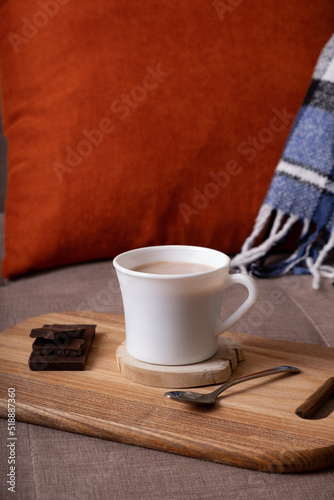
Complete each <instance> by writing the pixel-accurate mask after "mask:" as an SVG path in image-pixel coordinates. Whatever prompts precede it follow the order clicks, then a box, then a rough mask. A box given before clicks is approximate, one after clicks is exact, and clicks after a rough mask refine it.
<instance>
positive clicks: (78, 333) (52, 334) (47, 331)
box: [30, 325, 85, 340]
mask: <svg viewBox="0 0 334 500" xmlns="http://www.w3.org/2000/svg"><path fill="white" fill-rule="evenodd" d="M84 334H85V329H84V328H82V327H81V328H80V329H76V330H74V329H70V328H68V327H66V326H65V325H63V327H62V328H53V327H52V326H51V327H43V328H33V329H32V330H31V332H30V337H31V338H33V339H35V338H43V339H52V340H54V339H61V338H63V339H64V340H66V338H69V337H71V338H83V337H84Z"/></svg>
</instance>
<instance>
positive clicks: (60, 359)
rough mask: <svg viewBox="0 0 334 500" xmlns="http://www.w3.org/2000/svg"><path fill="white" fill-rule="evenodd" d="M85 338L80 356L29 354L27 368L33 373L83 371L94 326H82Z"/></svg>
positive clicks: (93, 335)
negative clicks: (43, 371)
mask: <svg viewBox="0 0 334 500" xmlns="http://www.w3.org/2000/svg"><path fill="white" fill-rule="evenodd" d="M84 326H85V328H86V330H85V336H84V345H83V350H82V354H80V355H79V356H59V355H56V356H53V355H51V356H49V355H45V354H36V353H34V352H32V353H31V355H30V358H29V361H28V363H29V368H30V370H34V371H42V370H45V371H46V370H53V371H60V370H71V371H74V370H83V369H84V367H85V363H86V359H87V356H88V353H89V350H90V347H91V345H92V342H93V339H94V337H95V328H96V325H84Z"/></svg>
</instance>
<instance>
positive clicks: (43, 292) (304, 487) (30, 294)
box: [0, 232, 334, 500]
mask: <svg viewBox="0 0 334 500" xmlns="http://www.w3.org/2000/svg"><path fill="white" fill-rule="evenodd" d="M0 234H2V233H1V232H0ZM258 285H259V288H260V298H259V302H258V305H257V306H256V307H255V308H254V309H253V311H252V312H251V313H250V314H249V315H248V316H247V317H246V318H244V319H243V320H241V321H240V322H239V323H238V324H237V325H236V326H235V328H234V330H235V331H238V332H243V333H249V334H251V333H254V334H256V335H261V336H267V337H276V338H280V339H290V340H295V341H300V342H309V343H314V344H320V345H324V346H334V335H333V298H334V287H333V286H332V284H331V282H330V281H328V280H327V281H325V282H324V283H323V286H322V289H321V291H314V290H312V288H311V278H310V277H309V276H301V277H295V276H287V277H284V278H279V279H276V280H261V281H258ZM242 293H244V292H243V290H242V289H239V287H238V286H235V287H234V289H233V288H232V289H231V290H230V292H229V293H228V294H226V302H225V304H224V308H223V309H224V311H225V312H226V313H227V312H228V311H229V310H231V309H232V308H235V306H236V304H237V303H238V301H240V300H241V298H242ZM76 309H89V310H100V311H106V312H111V313H122V302H121V296H120V291H119V287H118V283H117V279H116V276H115V272H114V270H113V266H112V262H111V261H106V262H95V263H89V264H80V265H77V266H70V267H66V268H65V267H64V268H59V269H54V270H50V271H47V272H42V273H36V274H32V275H29V276H24V277H22V278H20V279H17V280H12V281H4V282H3V286H0V331H3V330H4V329H6V328H8V327H10V326H12V325H13V324H15V323H18V322H20V321H22V320H24V319H26V318H28V317H31V316H35V315H38V314H43V313H46V312H53V311H61V310H76ZM0 427H1V431H2V432H1V435H2V436H5V435H6V427H7V421H6V420H4V419H2V420H1V419H0ZM17 437H18V445H17V464H16V465H17V471H18V473H17V483H16V493H15V495H14V494H12V493H9V492H8V491H7V490H6V487H7V485H6V470H7V458H6V453H3V450H4V449H5V439H4V438H3V439H2V441H1V446H2V451H1V453H0V471H1V490H0V498H14V497H15V498H16V499H20V500H79V499H80V500H82V499H87V500H88V499H89V500H109V499H113V500H133V499H138V500H140V499H142V500H156V499H161V500H164V499H166V500H167V499H171V500H187V499H189V500H195V499H207V498H210V499H211V500H215V499H216V500H218V499H222V498H224V499H227V500H228V499H233V500H243V499H245V500H246V499H247V500H252V499H256V500H258V499H280V500H281V499H286V498H292V499H294V500H299V499H300V500H314V499H315V498H317V499H319V500H320V499H323V500H325V499H328V500H329V499H331V498H333V497H334V481H333V478H334V470H326V471H320V472H316V473H308V474H302V475H299V474H292V475H276V474H269V473H261V472H254V471H249V470H245V469H239V468H235V467H229V466H225V465H221V464H215V463H211V462H205V461H201V460H196V459H192V458H187V457H182V456H177V455H172V454H168V453H163V452H158V451H154V450H149V449H144V448H139V447H136V446H130V445H125V444H120V443H115V442H111V441H106V440H102V439H96V438H90V437H87V436H80V435H76V434H71V433H67V432H62V431H58V430H54V429H48V428H43V427H40V426H35V425H30V424H25V423H19V422H18V423H17Z"/></svg>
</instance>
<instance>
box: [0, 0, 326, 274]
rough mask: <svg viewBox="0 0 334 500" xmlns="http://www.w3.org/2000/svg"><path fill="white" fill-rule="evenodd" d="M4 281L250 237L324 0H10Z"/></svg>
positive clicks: (316, 40) (320, 24) (318, 35)
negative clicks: (161, 248) (139, 252)
mask: <svg viewBox="0 0 334 500" xmlns="http://www.w3.org/2000/svg"><path fill="white" fill-rule="evenodd" d="M1 4H2V5H1V8H0V34H1V37H0V61H1V62H0V70H1V91H2V102H3V126H4V133H5V135H6V137H7V139H8V186H7V198H6V204H5V258H4V260H3V265H2V273H3V276H4V277H11V276H14V275H17V274H21V273H25V272H27V271H30V270H34V269H35V270H36V269H44V268H48V267H52V266H59V265H64V264H70V263H74V262H82V261H87V260H92V259H103V258H111V257H114V256H115V255H116V254H118V253H119V252H122V251H124V250H128V249H131V248H134V247H139V246H146V245H155V244H195V245H202V246H209V247H214V248H217V249H220V250H222V251H225V252H228V253H233V252H237V251H238V250H239V249H240V246H241V244H242V242H243V240H244V238H245V237H246V236H247V234H248V233H249V231H250V230H251V227H252V225H253V220H254V217H255V215H256V214H257V211H258V209H259V206H260V204H261V202H262V200H263V197H264V195H265V193H266V190H267V188H268V185H269V182H270V179H271V176H272V173H273V171H274V168H275V166H276V163H277V161H278V159H279V156H280V153H281V150H282V148H283V145H284V141H285V139H286V137H287V134H288V132H289V129H290V126H291V124H292V117H293V115H294V114H295V113H296V112H297V110H298V108H299V106H300V104H301V102H302V100H303V98H304V95H305V93H306V90H307V88H308V85H309V82H310V78H311V75H312V71H313V66H314V64H315V62H316V60H317V57H318V55H319V52H320V50H321V48H322V46H323V45H324V44H325V42H326V41H327V39H328V38H329V36H330V34H331V31H332V26H333V24H334V9H333V3H332V1H331V0H321V1H319V2H307V5H306V4H305V2H304V0H297V1H295V2H291V1H290V0H282V1H281V2H275V3H273V2H271V1H269V0H268V1H267V0H266V1H264V0H253V1H251V2H250V1H246V0H245V1H240V0H221V1H217V0H216V1H213V2H212V1H208V2H204V1H203V0H185V1H182V2H175V1H172V0H144V1H143V0H137V1H135V0H128V1H126V2H125V1H122V2H120V1H118V0H98V1H96V2H92V1H91V0H81V1H80V2H79V3H78V2H76V1H74V0H39V1H37V2H36V1H32V0H27V1H25V2H21V1H19V0H11V1H8V2H1Z"/></svg>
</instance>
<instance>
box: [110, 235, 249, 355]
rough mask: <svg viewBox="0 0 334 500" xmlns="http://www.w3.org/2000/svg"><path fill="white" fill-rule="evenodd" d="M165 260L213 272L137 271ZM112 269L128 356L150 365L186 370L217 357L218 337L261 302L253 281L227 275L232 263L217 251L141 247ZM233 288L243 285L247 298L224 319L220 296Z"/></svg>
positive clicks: (126, 253)
mask: <svg viewBox="0 0 334 500" xmlns="http://www.w3.org/2000/svg"><path fill="white" fill-rule="evenodd" d="M161 261H167V262H186V263H194V262H195V263H200V264H204V265H207V266H210V267H211V269H210V270H208V271H203V272H199V273H194V274H152V273H148V272H141V271H136V270H133V268H135V267H138V266H141V265H143V264H148V263H154V262H161ZM113 264H114V266H115V268H116V272H117V277H118V281H119V284H120V287H121V293H122V299H123V306H124V314H125V331H126V348H127V351H128V353H129V354H130V355H131V356H133V357H134V358H136V359H138V360H140V361H145V362H147V363H154V364H160V365H186V364H191V363H197V362H200V361H204V360H206V359H208V358H210V357H211V356H213V355H214V354H215V353H216V352H217V349H218V335H219V334H220V333H222V332H224V331H225V330H228V329H229V328H230V327H231V326H232V325H233V324H234V323H236V322H237V321H238V320H239V319H240V318H241V317H242V316H243V315H244V314H245V313H246V312H247V311H248V310H249V309H250V308H251V307H252V306H253V305H254V304H255V302H256V300H257V286H256V284H255V281H254V280H253V278H251V277H250V276H247V275H244V274H229V265H230V258H229V257H228V256H227V255H225V254H223V253H222V252H218V251H217V250H213V249H209V248H202V247H195V246H183V245H166V246H156V247H146V248H138V249H135V250H130V251H128V252H125V253H122V254H120V255H118V256H117V257H116V258H115V259H114V261H113ZM234 283H241V284H242V285H244V286H245V287H246V288H247V290H248V297H247V299H246V300H245V301H244V302H243V304H241V306H240V307H239V308H238V309H237V310H236V311H235V312H234V313H233V314H231V315H230V316H229V317H228V318H227V319H224V320H222V319H221V318H220V309H221V305H222V293H223V291H224V290H225V289H226V288H227V287H229V286H230V285H232V284H234Z"/></svg>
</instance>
